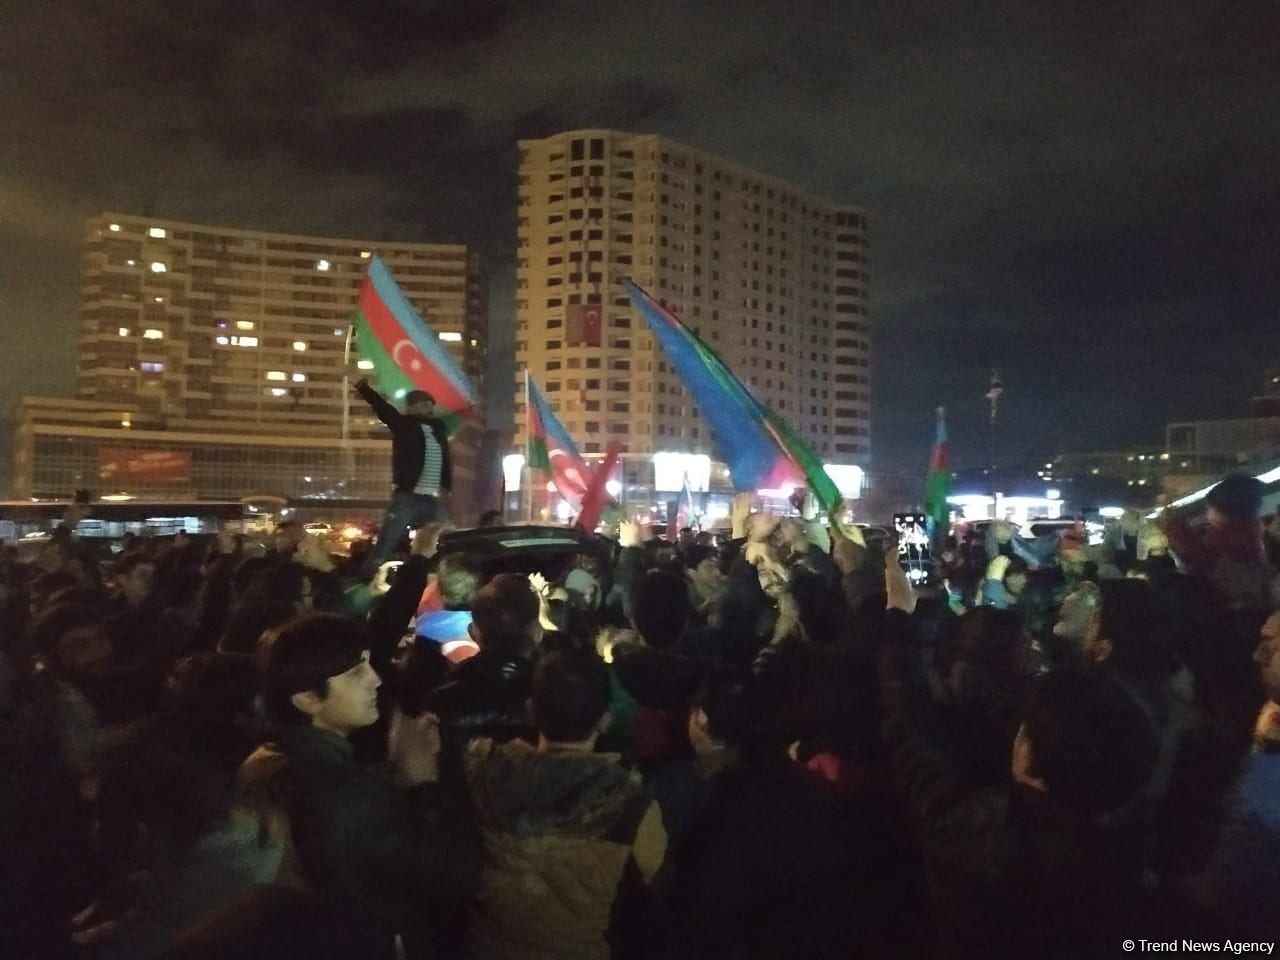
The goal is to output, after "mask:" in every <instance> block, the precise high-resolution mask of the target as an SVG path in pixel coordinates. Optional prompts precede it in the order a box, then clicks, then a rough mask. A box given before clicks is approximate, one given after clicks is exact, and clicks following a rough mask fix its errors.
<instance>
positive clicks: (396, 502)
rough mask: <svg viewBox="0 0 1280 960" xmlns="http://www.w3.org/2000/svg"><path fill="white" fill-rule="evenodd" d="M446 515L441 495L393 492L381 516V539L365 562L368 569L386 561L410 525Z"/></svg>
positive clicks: (372, 570)
mask: <svg viewBox="0 0 1280 960" xmlns="http://www.w3.org/2000/svg"><path fill="white" fill-rule="evenodd" d="M443 515H444V510H443V508H442V506H441V504H440V498H439V497H433V496H431V495H430V494H423V493H412V492H407V491H404V490H396V491H395V492H394V493H392V494H391V502H390V503H389V504H387V512H386V514H385V515H384V516H383V518H382V529H381V530H379V531H378V542H377V543H376V544H375V545H374V547H373V552H372V553H371V554H369V560H368V562H367V563H366V564H365V570H366V572H367V573H370V574H372V573H373V572H374V571H376V570H377V569H378V567H380V566H381V565H382V564H383V563H385V562H386V561H387V559H388V558H389V557H390V556H391V554H392V553H393V552H394V551H395V548H396V547H397V546H398V545H399V543H400V538H401V537H403V536H404V532H405V531H406V530H408V529H409V528H410V527H420V526H422V525H423V524H424V523H430V522H431V521H433V520H439V519H440V518H441V517H442V516H443Z"/></svg>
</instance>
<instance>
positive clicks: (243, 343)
mask: <svg viewBox="0 0 1280 960" xmlns="http://www.w3.org/2000/svg"><path fill="white" fill-rule="evenodd" d="M231 345H232V346H233V347H256V346H257V345H258V338H257V337H232V338H231Z"/></svg>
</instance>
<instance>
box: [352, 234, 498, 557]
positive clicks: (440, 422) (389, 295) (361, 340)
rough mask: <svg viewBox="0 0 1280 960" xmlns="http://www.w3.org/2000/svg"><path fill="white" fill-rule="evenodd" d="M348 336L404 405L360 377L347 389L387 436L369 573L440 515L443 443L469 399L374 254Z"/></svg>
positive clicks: (468, 388) (445, 478)
mask: <svg viewBox="0 0 1280 960" xmlns="http://www.w3.org/2000/svg"><path fill="white" fill-rule="evenodd" d="M351 332H352V335H353V339H354V342H355V345H356V347H357V348H358V349H359V351H360V353H361V354H362V355H363V357H364V360H365V361H366V362H367V364H368V366H369V368H370V369H372V370H373V372H374V375H375V376H376V377H377V378H378V385H379V386H380V387H382V389H384V390H387V391H388V392H390V393H391V394H392V395H393V396H394V397H395V398H396V399H403V402H404V409H403V411H401V410H397V409H396V407H395V406H394V405H393V404H392V403H391V402H390V401H389V400H387V398H386V397H384V396H383V395H382V394H380V393H379V392H378V391H377V390H374V389H373V388H372V387H371V386H369V381H368V380H367V379H361V380H360V381H359V382H358V383H356V385H355V387H356V391H357V392H358V393H359V394H360V396H362V397H363V398H364V399H365V401H366V402H367V403H368V404H369V406H371V407H372V408H373V412H374V413H376V414H377V415H378V419H379V420H381V421H382V422H383V423H385V424H386V425H387V428H388V429H389V430H390V431H391V483H392V490H393V492H392V494H391V503H390V504H388V506H387V511H386V514H385V515H384V516H383V519H382V528H381V530H380V531H379V533H378V542H377V544H376V545H375V546H374V549H373V551H372V552H371V553H370V554H369V560H368V562H367V564H366V567H365V569H366V570H367V571H368V572H372V571H374V570H376V569H377V568H378V567H379V566H380V565H381V564H382V563H383V562H384V561H386V559H387V558H388V557H389V556H391V552H392V551H393V550H394V549H395V547H396V544H398V543H399V542H400V538H401V537H402V536H403V535H404V532H405V530H406V529H407V528H408V527H411V526H421V525H422V524H424V523H428V522H430V521H433V520H439V519H442V518H443V513H444V510H443V508H442V504H441V497H442V496H443V495H445V494H447V493H449V491H450V489H451V487H452V484H453V471H452V465H451V462H450V457H449V438H450V437H452V436H453V435H454V434H456V433H458V431H460V430H461V429H462V427H463V418H464V416H465V415H466V413H467V411H468V410H470V409H471V407H473V406H474V405H475V403H476V401H477V395H476V390H475V387H474V386H472V384H471V382H470V381H469V380H468V379H467V376H466V374H465V373H463V371H462V369H461V367H459V366H458V364H457V362H456V361H455V360H454V359H453V358H452V357H451V356H450V355H449V352H448V351H447V350H446V349H445V348H444V347H442V346H441V345H440V338H439V337H438V336H437V335H436V334H435V333H434V332H433V331H432V330H431V329H430V328H429V327H428V326H427V324H426V322H425V321H424V320H423V319H422V317H421V316H420V315H419V314H418V311H417V310H415V309H414V307H413V304H411V303H410V302H409V300H408V298H407V297H406V296H405V295H404V292H403V291H402V290H401V289H400V287H399V285H398V284H397V283H396V282H395V279H394V278H393V277H392V276H391V271H390V270H388V269H387V266H386V264H384V263H383V262H382V259H381V258H380V257H379V256H377V254H374V255H373V256H372V257H371V258H370V261H369V267H368V269H367V271H366V273H365V278H364V282H363V283H362V284H361V286H360V296H359V301H358V303H357V305H356V310H355V312H354V314H353V315H352V317H351ZM348 360H349V358H348ZM344 420H345V418H344ZM343 436H344V437H345V436H346V430H345V427H344V430H343Z"/></svg>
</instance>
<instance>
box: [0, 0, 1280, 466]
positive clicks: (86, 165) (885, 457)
mask: <svg viewBox="0 0 1280 960" xmlns="http://www.w3.org/2000/svg"><path fill="white" fill-rule="evenodd" d="M1068 8H1070V9H1068ZM1277 38H1280V5H1277V4H1275V3H1274V2H1258V3H1253V2H1234V0H1233V2H1231V3H1225V4H1213V3H1207V2H1181V3H1141V2H1134V3H1128V2H1126V3H1097V4H1083V3H1080V4H1061V3H1053V4H1038V3H1031V2H1015V0H1010V2H1008V3H1005V4H985V3H966V4H955V3H942V2H939V3H890V4H884V3H879V4H869V3H868V4H860V3H850V2H840V3H830V4H820V3H804V2H795V0H789V2H785V3H784V2H777V3H751V2H744V0H731V2H718V0H717V2H711V0H689V2H683V3H648V4H646V3H642V2H639V0H633V2H630V3H623V4H614V3H607V2H600V0H587V2H541V3H527V4H482V3H478V2H477V3H470V4H429V3H423V4H396V5H380V4H373V3H364V2H350V0H347V2H342V3H326V2H307V3H296V4H295V3H269V2H251V3H249V2H230V3H229V2H225V0H224V2H217V3H205V2H186V0H184V2H169V3H151V2H119V3H87V2H86V3H77V2H72V0H66V2H52V0H50V2H45V3H39V4H36V3H15V2H7V3H5V4H4V6H3V7H2V8H0V56H2V58H3V59H2V61H0V70H2V73H0V77H2V80H0V124H2V125H3V132H4V141H3V154H2V160H3V166H2V167H0V173H2V174H3V185H2V194H0V201H2V203H3V207H2V208H0V225H2V232H3V235H2V237H0V270H2V271H3V276H2V281H3V300H2V302H0V308H2V309H3V316H2V318H0V320H2V324H3V337H4V339H3V354H2V355H0V358H2V362H3V376H2V377H0V402H3V403H4V405H5V409H6V410H8V408H9V407H10V405H11V404H12V402H13V401H14V400H15V399H16V398H17V396H18V395H20V394H21V393H32V392H35V393H51V392H52V393H69V392H70V391H71V390H72V389H73V370H74V354H75V337H76V329H77V312H76V311H77V296H78V294H77V289H78V288H77V284H78V264H79V240H80V230H81V222H82V220H83V219H84V218H85V217H87V216H89V215H91V214H93V213H95V212H98V211H101V210H104V209H118V210H122V211H128V212H141V213H152V214H154V215H156V216H164V217H172V218H178V219H185V220H192V221H197V222H208V223H214V224H224V225H231V226H241V227H251V228H262V229H266V230H284V231H297V232H308V233H319V234H331V235H348V236H361V237H365V236H368V237H373V238H388V239H393V238H394V239H402V240H416V241H441V242H466V243H470V244H473V245H475V246H476V247H478V248H479V249H480V250H481V251H482V252H483V253H484V255H485V257H486V261H487V266H488V269H489V271H490V273H491V275H492V279H493V297H492V307H493V314H492V316H493V325H494V335H493V339H494V342H495V345H496V349H495V356H494V365H495V369H496V370H498V371H499V372H501V371H503V370H506V371H510V369H511V347H510V342H511V331H510V327H511V326H512V314H513V290H514V286H515V278H514V248H515V204H516V187H515V177H516V163H517V154H516V140H517V139H518V138H520V137H539V136H545V135H548V134H551V133H554V132H557V131H560V130H565V129H571V128H575V127H588V126H600V127H613V128H617V129H622V130H631V131H634V132H641V133H646V132H652V133H660V134H663V135H666V136H670V137H673V138H675V139H677V140H680V141H683V142H685V143H688V144H690V145H691V146H694V147H697V148H700V149H704V150H709V151H711V152H714V153H717V154H720V155H722V156H724V157H726V158H727V159H730V160H732V161H736V162H738V163H741V164H745V165H747V166H750V167H754V168H757V169H759V170H762V171H764V172H766V173H770V174H774V175H776V176H779V177H782V178H785V179H787V180H789V181H790V182H792V183H794V184H795V185H796V186H798V187H799V188H801V189H802V190H804V191H806V192H807V193H809V194H811V195H814V196H817V197H821V198H824V199H827V200H830V201H835V202H841V203H858V204H862V205H863V206H865V207H866V208H868V210H869V211H870V212H871V215H872V218H873V232H872V244H873V246H872V256H873V263H872V277H873V282H872V307H873V322H874V328H873V329H874V337H873V361H872V362H873V370H872V377H873V387H872V389H873V398H874V402H873V437H872V442H873V450H874V455H875V458H876V460H875V466H876V467H877V468H880V469H893V468H902V469H906V470H910V471H917V470H918V471H921V472H923V470H924V467H925V463H926V460H927V457H928V448H929V444H930V442H931V435H932V411H933V408H934V407H935V406H936V405H937V404H939V403H942V404H945V405H946V406H947V408H948V411H949V420H950V427H951V440H952V451H953V456H954V458H955V460H956V462H957V463H959V464H960V465H967V464H972V463H975V462H978V461H982V460H984V459H985V458H986V457H987V456H988V452H987V444H988V441H987V433H986V427H985V401H984V400H983V397H982V394H983V391H984V389H985V384H986V380H987V377H988V376H989V373H990V370H991V368H993V367H995V368H998V369H999V371H1000V373H1001V376H1002V378H1003V380H1004V385H1005V402H1004V412H1005V419H1004V423H1003V425H1002V426H1001V429H1000V433H999V435H998V437H997V454H998V456H999V457H1000V458H1002V459H1006V460H1007V459H1008V458H1011V457H1014V456H1019V455H1023V454H1030V455H1037V456H1038V455H1041V454H1045V453H1049V452H1055V451H1057V450H1085V449H1100V448H1107V447H1114V446H1118V445H1124V444H1127V443H1133V442H1141V443H1152V442H1160V441H1161V440H1162V439H1163V430H1164V424H1165V423H1166V422H1168V421H1170V420H1177V419H1189V418H1199V417H1222V416H1235V415H1243V414H1244V413H1245V412H1246V408H1247V400H1248V398H1249V396H1250V395H1251V394H1253V393H1255V392H1257V390H1258V388H1259V386H1260V384H1261V380H1262V375H1263V372H1264V368H1265V367H1266V366H1267V365H1268V364H1269V363H1272V364H1273V363H1275V362H1277V361H1280V309H1278V305H1280V280H1278V279H1277V278H1278V277H1280V55H1278V53H1277V43H1278V42H1280V41H1278V39H1277ZM497 379H498V378H497V377H495V378H494V380H497ZM499 388H500V389H499V390H498V391H497V393H498V394H499V395H500V396H501V401H502V402H503V403H504V404H505V403H509V394H510V390H509V389H508V388H507V386H506V384H505V382H504V383H499ZM506 410H507V407H506V406H502V407H501V408H500V411H499V412H500V414H501V413H503V412H505V411H506ZM5 448H6V450H5V453H4V457H3V460H4V463H3V466H2V467H0V470H3V471H4V472H5V473H7V471H8V469H9V460H10V454H9V453H8V451H7V443H6V444H5Z"/></svg>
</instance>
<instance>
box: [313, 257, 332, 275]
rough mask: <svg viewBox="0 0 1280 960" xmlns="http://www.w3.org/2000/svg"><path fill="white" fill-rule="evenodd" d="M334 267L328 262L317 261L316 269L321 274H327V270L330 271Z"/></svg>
mask: <svg viewBox="0 0 1280 960" xmlns="http://www.w3.org/2000/svg"><path fill="white" fill-rule="evenodd" d="M332 266H333V264H331V263H330V262H329V261H328V260H317V261H316V269H317V270H319V271H320V272H321V273H324V272H326V271H327V270H329V269H330V268H331V267H332Z"/></svg>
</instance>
